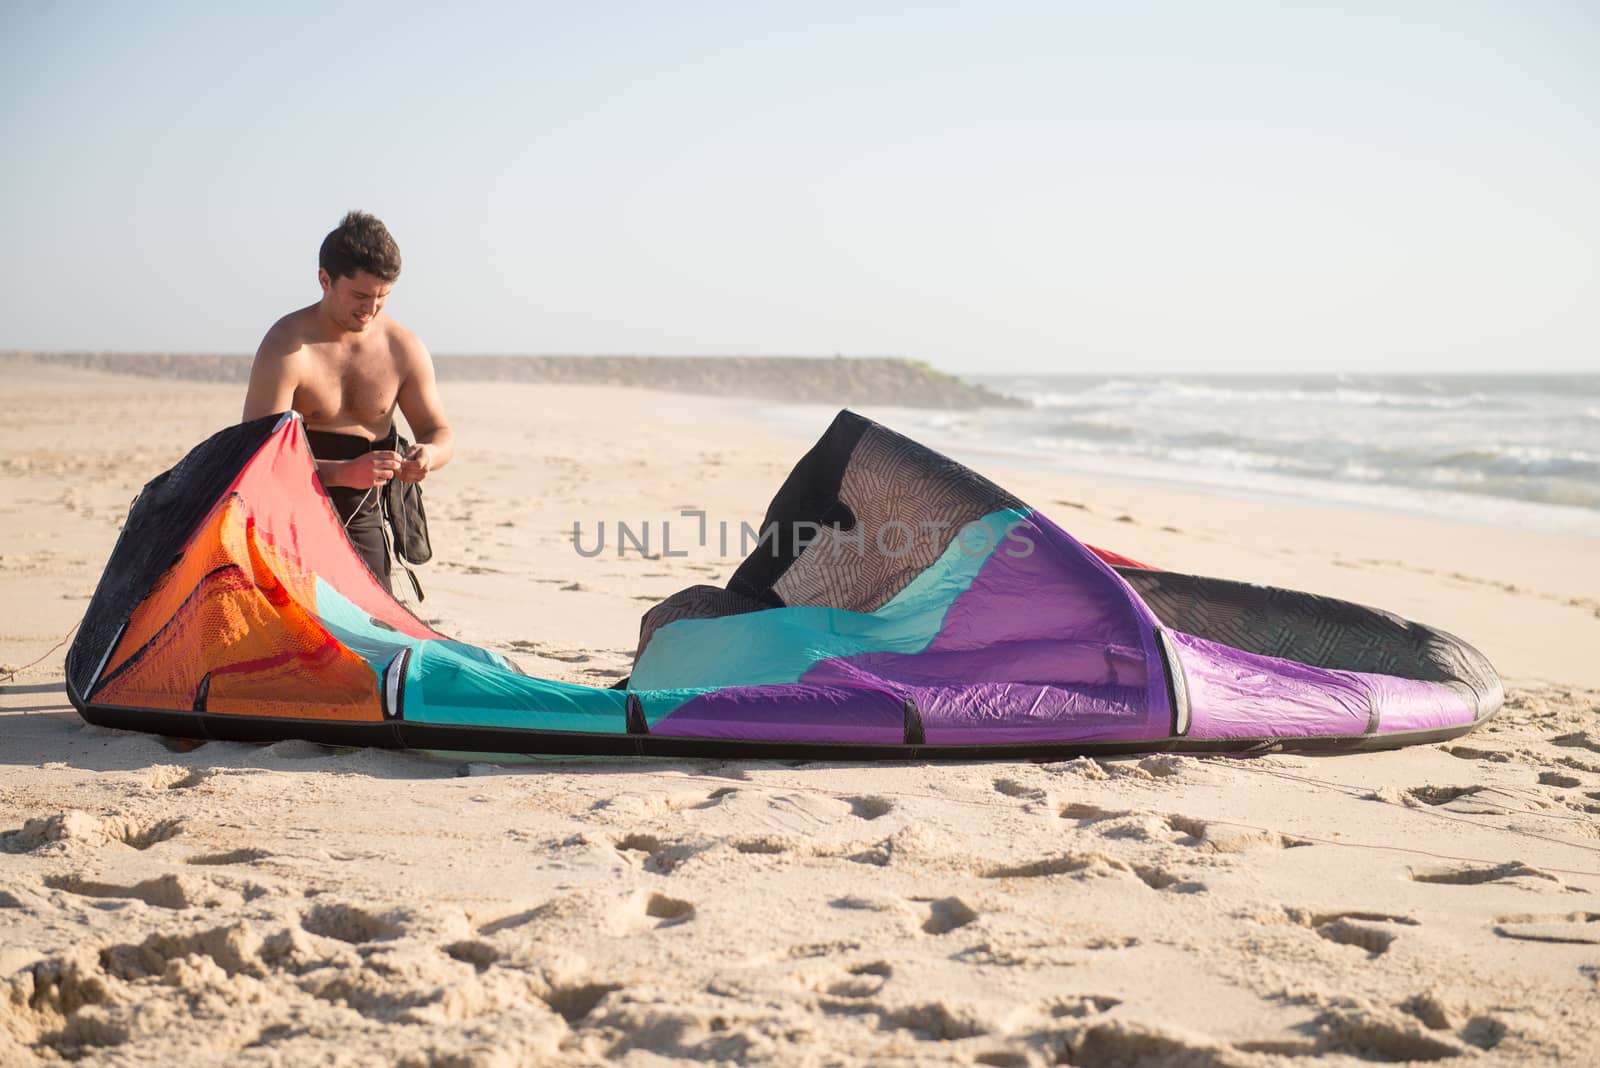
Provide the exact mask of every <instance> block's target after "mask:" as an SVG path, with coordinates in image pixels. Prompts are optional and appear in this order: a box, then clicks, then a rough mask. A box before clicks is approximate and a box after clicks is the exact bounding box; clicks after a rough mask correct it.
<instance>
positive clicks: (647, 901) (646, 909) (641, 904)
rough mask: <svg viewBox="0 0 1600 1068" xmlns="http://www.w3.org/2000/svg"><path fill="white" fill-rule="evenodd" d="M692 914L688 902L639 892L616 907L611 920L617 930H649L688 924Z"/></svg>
mask: <svg viewBox="0 0 1600 1068" xmlns="http://www.w3.org/2000/svg"><path fill="white" fill-rule="evenodd" d="M694 914H695V909H694V905H693V904H691V903H690V902H688V901H684V900H682V899H680V898H676V897H669V896H668V895H666V894H662V893H656V892H653V891H646V890H641V891H639V892H637V893H635V894H632V895H630V896H629V897H628V898H626V899H625V900H624V901H623V902H622V903H621V904H620V905H618V907H617V908H616V910H615V911H614V912H613V914H612V919H613V921H615V925H616V926H617V927H619V928H625V929H632V930H650V929H660V928H663V927H676V926H678V925H680V924H685V923H688V922H689V921H690V920H692V919H694Z"/></svg>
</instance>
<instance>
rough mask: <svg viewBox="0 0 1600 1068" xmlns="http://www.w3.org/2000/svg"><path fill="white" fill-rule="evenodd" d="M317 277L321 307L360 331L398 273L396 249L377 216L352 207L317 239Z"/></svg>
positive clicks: (343, 325)
mask: <svg viewBox="0 0 1600 1068" xmlns="http://www.w3.org/2000/svg"><path fill="white" fill-rule="evenodd" d="M317 262H318V267H317V281H318V282H320V283H321V285H322V306H323V309H324V311H325V312H326V313H327V314H328V315H329V316H330V317H331V318H332V319H333V320H334V321H335V322H336V323H338V325H339V326H340V327H341V328H342V329H345V330H353V331H356V332H358V333H359V332H360V331H362V330H365V329H366V327H367V324H368V323H370V322H371V321H372V320H373V319H374V318H376V317H377V315H378V312H380V311H381V310H383V302H384V300H385V298H387V297H388V296H389V290H390V289H392V288H394V280H395V279H396V278H399V277H400V248H399V246H398V245H396V244H395V243H394V238H393V237H390V236H389V231H388V230H387V229H386V228H385V227H384V225H383V223H381V222H379V221H378V219H377V217H376V216H373V215H368V214H367V213H366V212H364V211H352V212H350V213H349V214H348V215H346V216H345V217H344V221H343V222H341V223H340V224H339V226H338V228H337V229H335V230H334V231H333V232H332V233H330V234H329V235H328V236H327V237H325V238H323V239H322V249H321V251H320V252H319V253H318V255H317Z"/></svg>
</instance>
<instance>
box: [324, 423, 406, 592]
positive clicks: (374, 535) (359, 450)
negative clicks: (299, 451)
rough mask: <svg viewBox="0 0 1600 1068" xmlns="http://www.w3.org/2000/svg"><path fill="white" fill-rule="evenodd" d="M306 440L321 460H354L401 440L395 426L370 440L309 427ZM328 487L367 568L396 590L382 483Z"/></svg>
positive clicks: (389, 590) (383, 584) (386, 586)
mask: <svg viewBox="0 0 1600 1068" xmlns="http://www.w3.org/2000/svg"><path fill="white" fill-rule="evenodd" d="M306 442H307V443H308V444H309V445H310V446H311V455H313V456H315V457H316V458H317V459H319V460H354V459H355V458H356V457H357V456H361V455H363V454H365V453H369V452H372V451H374V450H376V449H390V450H393V449H394V448H395V446H396V445H397V444H398V441H397V435H396V433H395V430H394V428H393V427H390V428H389V433H388V434H387V435H386V436H384V437H381V438H379V439H378V440H377V441H368V440H367V439H366V438H364V437H361V436H360V435H359V434H336V433H334V432H332V431H330V430H312V429H311V428H310V427H306ZM326 489H327V491H328V497H329V498H330V499H332V501H333V507H334V510H335V511H336V512H338V513H339V518H340V520H342V521H343V522H344V530H345V533H346V534H348V535H349V536H350V543H351V544H352V545H354V546H355V547H356V552H358V553H360V554H361V559H362V560H364V561H365V562H366V565H367V570H369V571H371V572H372V574H373V577H374V578H376V579H377V580H378V582H379V583H380V584H381V585H382V586H383V588H384V589H385V590H387V591H388V592H389V593H391V594H392V593H394V588H393V587H392V586H390V585H389V569H390V563H389V543H388V541H387V539H386V538H385V537H384V532H383V508H382V496H383V487H381V486H375V487H373V488H372V489H371V490H359V489H351V488H349V487H348V486H328V487H326Z"/></svg>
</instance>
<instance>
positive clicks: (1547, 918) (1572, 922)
mask: <svg viewBox="0 0 1600 1068" xmlns="http://www.w3.org/2000/svg"><path fill="white" fill-rule="evenodd" d="M1494 933H1495V934H1497V935H1500V936H1501V937H1503V938H1520V939H1524V940H1526V941H1529V942H1568V943H1574V944H1581V945H1600V912H1557V913H1544V914H1540V915H1535V914H1529V913H1519V914H1517V915H1514V916H1501V917H1500V918H1499V919H1497V920H1496V921H1495V924H1494Z"/></svg>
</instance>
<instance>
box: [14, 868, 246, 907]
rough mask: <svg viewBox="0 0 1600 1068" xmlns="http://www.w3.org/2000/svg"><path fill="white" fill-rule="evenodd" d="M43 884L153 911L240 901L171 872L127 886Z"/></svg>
mask: <svg viewBox="0 0 1600 1068" xmlns="http://www.w3.org/2000/svg"><path fill="white" fill-rule="evenodd" d="M44 885H45V886H47V887H49V888H50V889H52V890H64V891H66V892H67V893H69V894H77V895H78V896H79V897H92V898H105V899H108V900H125V901H142V902H144V903H145V904H146V905H153V906H155V907H156V908H163V909H175V910H181V909H193V908H214V907H217V906H221V905H225V904H240V903H242V901H243V899H242V898H241V897H240V896H239V895H238V894H236V893H233V892H232V891H225V890H222V889H221V888H219V887H217V886H216V885H215V884H213V883H211V882H210V881H209V880H207V879H200V878H196V877H195V876H192V875H180V874H174V873H169V874H167V875H162V876H158V877H157V878H154V879H146V880H144V881H143V882H137V883H133V884H131V885H127V886H124V885H119V884H117V883H102V882H96V881H95V880H93V879H86V878H84V877H83V876H81V875H50V876H46V877H45V880H44Z"/></svg>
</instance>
